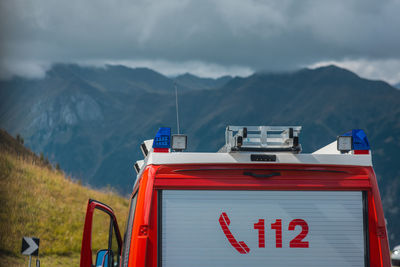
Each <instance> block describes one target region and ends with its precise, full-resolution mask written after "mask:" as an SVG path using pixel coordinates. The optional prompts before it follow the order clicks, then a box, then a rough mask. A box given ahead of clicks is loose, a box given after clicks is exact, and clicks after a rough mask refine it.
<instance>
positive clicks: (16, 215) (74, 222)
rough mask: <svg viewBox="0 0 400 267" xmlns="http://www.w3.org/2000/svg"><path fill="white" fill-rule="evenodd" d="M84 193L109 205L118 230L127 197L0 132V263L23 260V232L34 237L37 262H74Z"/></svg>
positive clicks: (122, 221) (83, 208) (125, 208)
mask: <svg viewBox="0 0 400 267" xmlns="http://www.w3.org/2000/svg"><path fill="white" fill-rule="evenodd" d="M88 198H93V199H96V200H99V201H101V202H104V203H107V204H109V205H110V206H111V207H112V208H113V209H114V211H115V213H116V216H117V218H118V219H119V223H120V228H121V231H122V232H123V231H124V226H125V218H126V217H127V214H128V205H129V202H128V199H126V198H123V197H121V196H119V195H117V194H116V193H114V192H113V191H112V190H111V189H108V190H104V191H103V192H99V191H95V190H92V189H89V188H87V187H84V186H82V185H80V184H79V183H77V182H74V181H72V180H71V179H68V178H66V177H65V176H64V174H63V173H62V172H61V171H57V170H54V169H53V168H52V167H51V165H49V164H48V163H47V162H44V161H43V160H41V159H40V158H39V157H37V156H36V155H34V154H33V153H31V152H29V151H28V150H27V149H25V148H23V146H22V145H21V144H20V142H17V141H16V140H15V139H12V138H11V137H10V136H9V135H8V134H6V133H5V132H4V131H1V132H0V205H1V207H2V208H1V209H0V266H9V265H11V266H19V265H21V266H25V265H26V260H27V259H26V257H25V256H24V257H23V256H21V255H20V250H21V239H22V237H23V236H36V237H39V238H40V249H39V252H40V258H41V264H42V266H55V265H56V266H63V265H65V266H76V265H78V264H79V253H80V247H81V242H82V231H83V224H84V219H85V213H86V205H87V201H88ZM104 235H105V233H104ZM98 238H99V239H101V238H103V237H101V236H98ZM24 262H25V263H24Z"/></svg>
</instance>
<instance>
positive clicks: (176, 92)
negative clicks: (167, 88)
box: [174, 81, 180, 134]
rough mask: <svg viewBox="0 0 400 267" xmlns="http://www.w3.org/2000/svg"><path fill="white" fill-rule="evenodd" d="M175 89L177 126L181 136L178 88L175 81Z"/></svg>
mask: <svg viewBox="0 0 400 267" xmlns="http://www.w3.org/2000/svg"><path fill="white" fill-rule="evenodd" d="M174 87H175V107H176V126H177V128H178V134H180V132H179V106H178V87H177V86H176V82H175V81H174Z"/></svg>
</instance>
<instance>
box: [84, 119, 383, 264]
mask: <svg viewBox="0 0 400 267" xmlns="http://www.w3.org/2000/svg"><path fill="white" fill-rule="evenodd" d="M300 131H301V127H299V126H287V127H280V126H228V127H227V128H226V132H225V139H226V141H225V145H224V147H223V148H221V149H220V150H219V151H218V152H215V153H194V152H183V151H184V150H185V148H186V145H187V138H186V136H184V135H171V130H170V128H160V130H159V131H158V132H157V134H156V136H155V138H154V139H152V140H147V141H145V142H144V143H143V144H142V145H141V150H142V152H143V155H144V159H143V160H141V161H138V162H136V164H135V169H136V171H137V179H136V182H135V185H134V187H133V191H132V195H131V201H130V211H129V214H128V220H127V224H126V229H125V234H124V237H123V238H122V237H121V235H120V231H119V228H118V224H117V220H116V218H115V215H114V213H113V211H112V209H111V208H110V207H108V206H107V205H106V204H103V203H100V202H97V201H95V200H89V202H88V207H87V214H86V219H85V226H84V233H83V239H82V249H81V265H80V266H81V267H91V266H122V267H128V266H129V267H133V266H134V267H172V266H174V267H179V266H199V267H200V266H201V267H203V266H256V267H258V266H363V267H365V266H371V267H372V266H374V267H375V266H376V267H384V266H385V267H389V266H390V252H389V246H388V239H387V233H386V226H385V220H384V214H383V209H382V204H381V198H380V194H379V189H378V185H377V179H376V176H375V173H374V170H373V167H372V159H371V151H370V146H369V143H368V140H367V137H366V135H365V133H364V131H362V130H359V129H356V130H352V131H350V132H348V133H345V134H343V135H340V136H338V138H337V140H336V141H334V142H332V143H331V144H329V145H327V146H325V147H323V148H321V149H319V150H317V151H315V152H314V153H310V154H306V153H301V144H300V142H299V136H300ZM95 210H97V211H100V212H104V213H105V214H106V216H107V218H109V224H107V225H106V226H105V227H106V228H107V231H109V236H108V243H107V244H105V247H104V249H102V250H99V251H92V244H91V242H92V239H93V238H95V236H94V235H95V234H96V233H94V232H93V233H92V226H93V224H94V223H95V222H94V219H93V213H94V211H95Z"/></svg>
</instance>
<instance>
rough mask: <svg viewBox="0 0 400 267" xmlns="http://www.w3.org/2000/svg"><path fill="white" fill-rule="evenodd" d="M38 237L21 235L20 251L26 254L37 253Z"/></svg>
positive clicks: (34, 254) (35, 254)
mask: <svg viewBox="0 0 400 267" xmlns="http://www.w3.org/2000/svg"><path fill="white" fill-rule="evenodd" d="M39 241H40V239H39V238H36V237H23V238H22V248H21V253H22V254H23V255H28V256H31V255H32V256H38V255H39Z"/></svg>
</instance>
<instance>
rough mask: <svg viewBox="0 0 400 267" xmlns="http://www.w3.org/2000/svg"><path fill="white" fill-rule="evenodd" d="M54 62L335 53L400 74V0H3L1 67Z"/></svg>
mask: <svg viewBox="0 0 400 267" xmlns="http://www.w3.org/2000/svg"><path fill="white" fill-rule="evenodd" d="M55 62H70V63H71V62H72V63H80V64H90V65H92V64H94V65H104V64H107V63H111V64H124V65H128V66H146V67H150V68H153V69H156V70H158V71H160V72H161V73H164V74H167V75H175V74H178V73H183V72H192V73H194V74H197V75H200V76H209V77H216V76H220V75H224V74H231V75H242V76H245V75H249V74H251V73H252V72H254V71H280V70H293V69H297V68H301V67H306V66H312V67H315V66H321V65H325V64H329V63H335V64H337V65H339V66H343V67H347V68H349V69H351V70H353V71H355V72H357V73H358V74H360V75H361V76H363V77H367V78H372V79H384V80H386V81H388V82H390V83H395V82H400V0H379V1H378V0H330V1H325V0H268V1H261V0H211V1H209V0H164V1H162V0H158V1H154V0H0V76H1V77H2V78H4V77H10V76H11V75H15V74H17V75H24V76H28V77H40V76H41V75H43V74H44V71H45V70H46V69H47V68H49V66H51V64H52V63H55Z"/></svg>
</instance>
